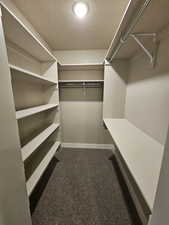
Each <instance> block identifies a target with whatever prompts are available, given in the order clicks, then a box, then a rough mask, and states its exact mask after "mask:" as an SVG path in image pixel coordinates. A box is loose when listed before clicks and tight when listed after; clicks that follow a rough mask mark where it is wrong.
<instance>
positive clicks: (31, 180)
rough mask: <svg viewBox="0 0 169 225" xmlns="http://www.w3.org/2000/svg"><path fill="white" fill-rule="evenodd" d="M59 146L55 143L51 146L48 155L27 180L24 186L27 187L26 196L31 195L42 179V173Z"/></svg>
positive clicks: (58, 143)
mask: <svg viewBox="0 0 169 225" xmlns="http://www.w3.org/2000/svg"><path fill="white" fill-rule="evenodd" d="M59 146H60V142H56V143H55V144H53V145H52V147H51V148H50V150H49V151H48V153H47V154H46V155H45V157H44V158H43V160H42V161H41V162H40V164H39V165H38V167H37V168H36V169H35V171H34V173H33V174H32V175H31V177H30V178H29V179H28V180H27V182H26V186H27V192H28V196H30V195H31V193H32V191H33V189H34V188H35V186H36V184H37V183H38V181H39V180H40V178H41V177H42V175H43V173H44V171H45V170H46V168H47V166H48V165H49V163H50V161H51V160H52V158H53V157H54V155H55V153H56V151H57V149H58V148H59Z"/></svg>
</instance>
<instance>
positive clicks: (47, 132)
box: [21, 124, 59, 161]
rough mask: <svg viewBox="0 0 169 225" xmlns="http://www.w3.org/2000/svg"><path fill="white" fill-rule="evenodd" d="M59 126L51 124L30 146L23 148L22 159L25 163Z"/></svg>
mask: <svg viewBox="0 0 169 225" xmlns="http://www.w3.org/2000/svg"><path fill="white" fill-rule="evenodd" d="M58 127H59V124H51V125H50V126H49V127H48V128H46V129H45V130H44V131H42V132H41V133H40V134H39V135H37V136H36V137H35V138H34V139H32V140H31V141H30V142H29V143H28V144H26V145H25V146H23V147H22V149H21V151H22V159H23V161H25V160H26V159H27V158H28V157H29V156H30V155H31V154H32V153H33V152H34V151H35V150H36V149H37V148H38V147H39V146H40V145H41V144H42V143H43V142H44V141H45V140H46V139H47V138H48V137H49V136H50V135H51V134H52V133H53V132H54V131H55V130H56V129H57V128H58Z"/></svg>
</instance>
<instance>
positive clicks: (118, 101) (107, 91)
mask: <svg viewBox="0 0 169 225" xmlns="http://www.w3.org/2000/svg"><path fill="white" fill-rule="evenodd" d="M127 74H128V64H127V61H122V60H120V61H116V62H114V63H113V64H112V65H111V64H108V65H105V68H104V103H103V117H104V118H124V110H125V98H126V85H127V84H126V79H127Z"/></svg>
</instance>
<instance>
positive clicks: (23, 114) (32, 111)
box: [16, 104, 58, 120]
mask: <svg viewBox="0 0 169 225" xmlns="http://www.w3.org/2000/svg"><path fill="white" fill-rule="evenodd" d="M57 106H58V104H46V105H41V106H36V107H32V108H29V109H23V110H19V111H16V119H17V120H19V119H22V118H25V117H27V116H31V115H33V114H36V113H39V112H43V111H46V110H49V109H52V108H55V107H57Z"/></svg>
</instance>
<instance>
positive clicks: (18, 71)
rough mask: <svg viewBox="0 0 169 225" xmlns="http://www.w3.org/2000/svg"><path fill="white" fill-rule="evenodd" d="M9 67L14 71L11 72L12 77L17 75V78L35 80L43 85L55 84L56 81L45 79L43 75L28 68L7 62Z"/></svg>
mask: <svg viewBox="0 0 169 225" xmlns="http://www.w3.org/2000/svg"><path fill="white" fill-rule="evenodd" d="M9 68H10V69H11V71H15V73H14V74H13V73H11V74H12V75H13V76H14V77H17V78H19V79H25V80H32V81H35V82H38V83H40V84H44V85H57V82H55V81H52V80H50V79H47V78H46V77H43V76H41V75H39V74H35V73H33V72H30V71H28V70H25V69H22V68H20V67H18V66H15V65H12V64H9Z"/></svg>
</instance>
